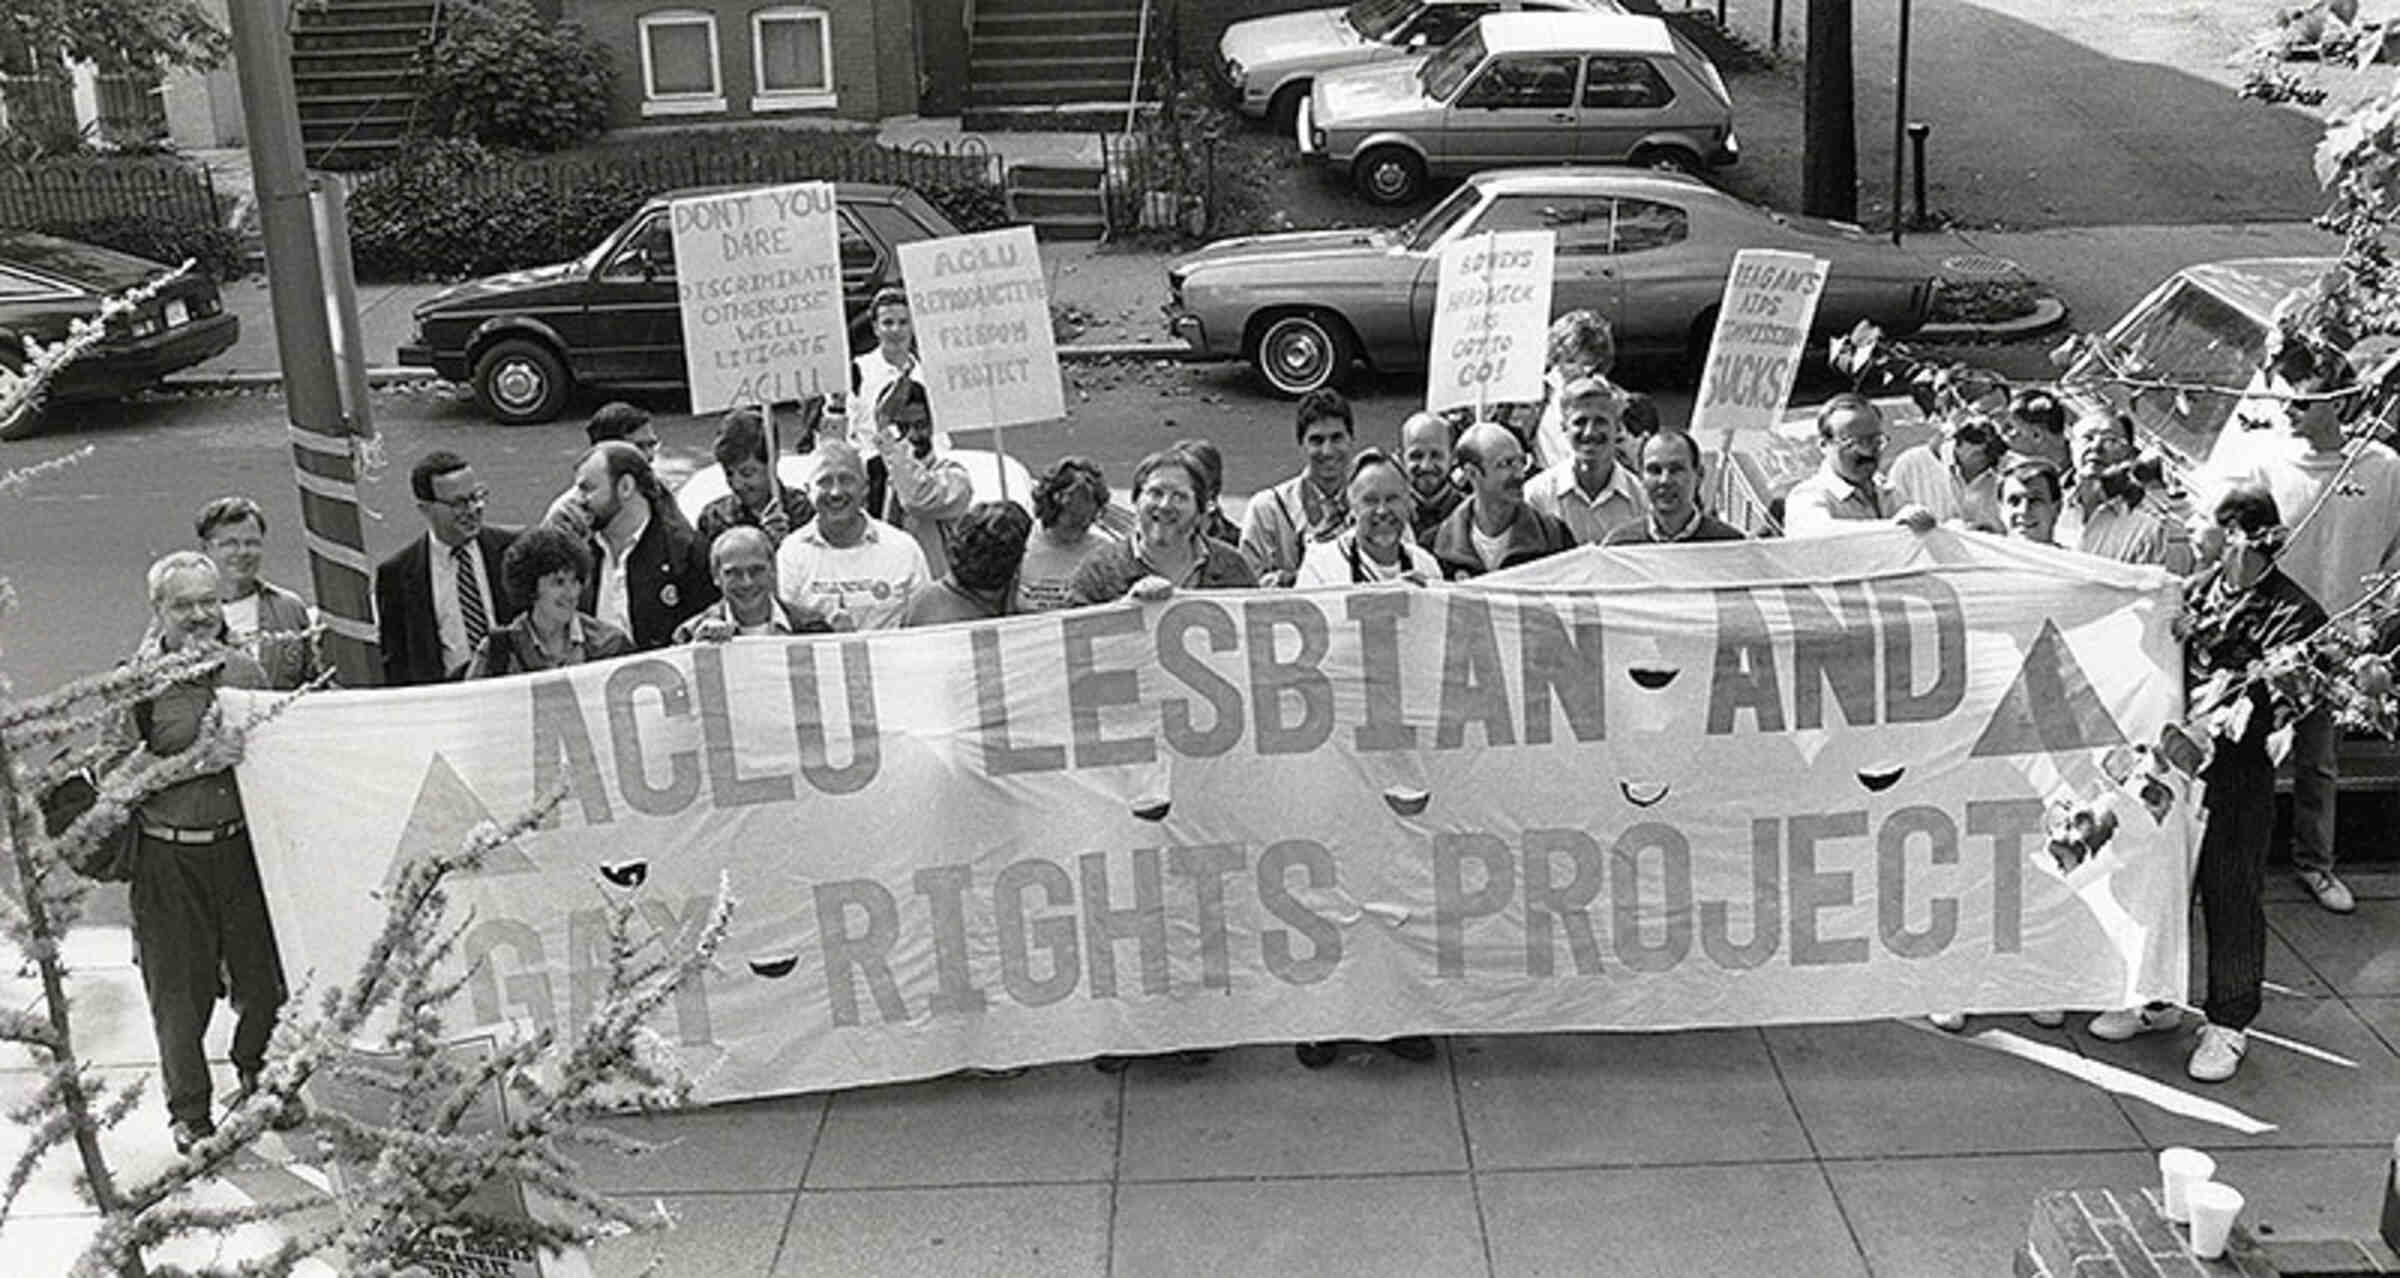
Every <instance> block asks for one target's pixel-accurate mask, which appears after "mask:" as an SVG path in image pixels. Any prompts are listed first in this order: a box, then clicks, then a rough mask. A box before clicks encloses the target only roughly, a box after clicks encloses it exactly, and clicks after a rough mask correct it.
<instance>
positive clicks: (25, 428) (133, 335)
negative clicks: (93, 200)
mask: <svg viewBox="0 0 2400 1278" xmlns="http://www.w3.org/2000/svg"><path fill="white" fill-rule="evenodd" d="M172 269H173V268H172V267H168V266H164V265H161V264H160V263H157V262H153V261H151V260H149V259H148V258H142V257H135V256H133V255H132V254H130V253H119V252H117V251H116V250H114V249H104V248H98V247H96V246H93V245H90V244H79V243H76V242H75V241H73V240H62V239H59V238H57V237H55V236H50V235H37V234H35V233H33V232H31V231H0V368H6V369H8V370H9V371H10V372H12V373H13V372H17V371H19V370H21V369H22V368H23V367H24V364H25V341H24V339H26V338H28V337H30V338H34V339H35V340H37V341H40V342H42V343H43V344H45V345H48V344H51V343H54V342H57V341H60V340H62V339H64V338H65V337H66V335H67V327H68V325H70V324H72V323H73V322H74V321H76V320H79V319H90V318H91V317H93V316H95V315H98V314H99V313H100V302H101V299H102V298H105V297H107V296H108V295H109V294H112V293H122V292H124V291H125V290H127V289H129V288H132V287H134V286H135V285H137V284H143V283H147V282H148V281H150V280H154V279H157V278H158V277H159V276H162V275H165V274H166V273H167V272H168V271H170V270H172ZM241 331H242V322H241V321H240V320H239V319H237V318H235V317H234V316H231V315H228V314H226V313H225V308H224V304H223V303H222V302H221V301H220V300H219V298H218V296H217V285H216V281H214V280H211V279H209V278H208V277H207V276H205V275H200V274H197V273H195V274H191V275H187V276H185V277H184V278H182V279H179V280H177V281H175V282H174V283H172V284H170V285H168V286H167V287H165V288H164V289H161V290H160V291H159V295H158V296H157V297H154V298H152V299H150V300H149V301H148V302H145V303H143V304H142V305H141V306H140V307H139V308H138V309H136V310H135V311H134V312H133V313H132V314H131V315H128V316H124V317H122V318H119V319H114V320H111V321H109V324H108V336H107V338H106V339H105V340H104V341H102V342H101V344H100V346H99V347H98V348H97V349H96V350H93V351H92V352H91V353H89V354H87V355H85V356H83V357H82V358H81V359H78V360H76V361H74V362H73V363H71V364H68V365H67V366H66V367H65V368H63V369H61V370H59V373H58V376H57V378H56V379H55V380H54V381H53V382H52V383H51V385H50V388H49V392H48V395H47V397H46V398H48V399H51V400H77V399H106V398H112V397H115V396H119V395H129V394H131V393H133V392H134V391H138V390H141V389H143V388H145V387H149V386H155V385H157V384H158V381H159V379H161V378H163V377H165V376H166V375H167V374H169V373H172V372H176V371H178V370H180V369H185V368H189V367H191V366H192V365H194V364H197V363H199V362H200V361H202V360H204V359H208V358H210V357H212V356H214V355H217V354H220V353H222V352H223V351H224V350H225V349H226V348H227V347H230V346H232V345H233V343H234V339H235V338H237V337H239V336H240V335H241ZM41 418H42V412H41V408H40V405H39V404H25V405H21V406H20V407H19V408H17V409H16V410H15V411H12V412H9V413H6V414H0V439H18V438H22V437H23V436H26V435H30V434H32V433H33V432H34V431H36V430H38V429H40V427H41Z"/></svg>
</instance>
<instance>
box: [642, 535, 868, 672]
mask: <svg viewBox="0 0 2400 1278" xmlns="http://www.w3.org/2000/svg"><path fill="white" fill-rule="evenodd" d="M708 571H709V575H710V576H711V577H713V578H714V579H715V580H716V583H717V601H716V602H715V603H713V604H710V605H709V606H708V607H707V608H705V609H703V610H701V611H700V612H698V613H695V614H693V615H692V616H690V617H688V618H686V619H685V620H684V623H683V624H682V625H680V626H677V627H675V642H676V643H677V644H679V645H680V644H687V643H723V642H725V641H726V640H728V639H732V638H735V637H737V636H740V635H806V634H823V633H825V632H827V631H830V630H832V629H833V627H832V626H830V625H828V624H826V621H825V619H824V618H823V617H819V616H817V615H816V614H814V613H803V612H797V611H794V610H793V609H792V608H791V607H789V606H788V605H786V604H785V603H784V602H783V600H782V599H780V598H778V597H777V596H776V591H775V546H774V544H773V543H771V542H770V541H769V540H768V539H767V534H766V533H765V532H763V531H761V530H759V529H757V528H752V527H749V526H748V525H742V526H738V527H734V528H728V529H726V530H725V532H724V534H723V535H721V536H719V537H718V538H717V539H716V541H715V542H714V543H712V544H711V545H710V546H709V548H708Z"/></svg>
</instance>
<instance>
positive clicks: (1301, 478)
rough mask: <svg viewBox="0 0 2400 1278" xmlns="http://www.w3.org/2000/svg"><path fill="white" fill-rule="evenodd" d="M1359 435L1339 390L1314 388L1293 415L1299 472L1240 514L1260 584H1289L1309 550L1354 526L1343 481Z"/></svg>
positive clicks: (1246, 552)
mask: <svg viewBox="0 0 2400 1278" xmlns="http://www.w3.org/2000/svg"><path fill="white" fill-rule="evenodd" d="M1355 437H1356V433H1355V428H1354V426H1353V424H1352V421H1351V417H1350V401H1349V400H1346V399H1344V398H1342V393H1341V392H1340V391H1335V390H1313V391H1310V392H1309V393H1308V394H1307V396H1306V397H1304V398H1303V399H1301V401H1300V408H1299V411H1298V412H1297V413H1296V414H1295V415H1294V421H1293V424H1292V438H1293V440H1294V441H1295V442H1297V443H1298V444H1299V445H1300V455H1301V459H1302V463H1301V467H1300V473H1299V474H1297V475H1294V476H1292V477H1291V478H1290V479H1287V480H1284V481H1283V482H1282V483H1280V484H1277V485H1275V486H1274V487H1273V488H1270V489H1268V490H1267V491H1265V492H1263V493H1260V494H1258V495H1257V496H1255V497H1252V498H1251V499H1250V506H1249V509H1248V510H1247V511H1245V512H1244V513H1243V515H1242V539H1241V545H1240V549H1241V552H1242V557H1243V558H1244V559H1247V560H1249V561H1250V567H1251V569H1252V570H1253V571H1255V572H1256V573H1257V574H1258V584H1260V585H1262V586H1288V585H1290V584H1292V578H1293V576H1295V575H1296V574H1297V573H1298V572H1299V571H1300V560H1301V557H1302V556H1303V555H1305V554H1306V553H1307V552H1308V548H1309V547H1311V546H1314V545H1317V544H1319V543H1321V542H1328V541H1331V540H1333V539H1334V538H1335V537H1337V536H1339V535H1340V534H1341V531H1342V530H1343V529H1344V528H1347V527H1349V526H1350V503H1349V500H1348V498H1347V496H1346V495H1345V489H1344V484H1345V482H1346V480H1347V478H1348V472H1349V469H1350V449H1351V445H1352V442H1353V440H1354V439H1355Z"/></svg>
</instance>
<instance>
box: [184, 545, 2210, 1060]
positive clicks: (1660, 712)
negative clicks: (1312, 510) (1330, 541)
mask: <svg viewBox="0 0 2400 1278" xmlns="http://www.w3.org/2000/svg"><path fill="white" fill-rule="evenodd" d="M1486 580H1487V581H1489V582H1491V583H1493V584H1494V585H1495V586H1497V587H1498V588H1494V589H1485V588H1479V587H1450V586H1435V587H1426V588H1411V587H1405V586H1391V587H1382V586H1370V587H1343V588H1332V589H1323V590H1304V591H1272V592H1269V591H1230V592H1211V591H1198V592H1185V593H1179V594H1177V595H1176V596H1174V597H1173V598H1172V599H1169V600H1167V601H1164V602H1162V603H1156V604H1148V605H1143V604H1119V605H1110V606H1105V607H1097V608H1085V609H1078V610H1072V611H1067V612H1062V613H1047V614H1040V615H1032V616H1022V617H1008V618H1002V619H998V620H994V621H990V622H982V623H976V624H971V625H958V626H944V627H938V628H933V629H927V630H911V631H896V632H889V633H877V634H841V635H826V636H821V637H815V636H812V637H797V638H780V639H768V638H752V639H740V640H736V641H734V642H732V643H730V644H722V645H699V646H692V647H684V648H676V649H669V650H666V651H660V652H651V653H644V654H640V655H637V656H630V657H625V658H621V659H617V660H613V661H606V662H599V663H595V664H591V665H582V666H574V667H570V668H567V669H563V670H556V671H550V672H544V673H538V674H529V675H520V676H515V677H511V678H504V679H487V680H479V681H476V682H473V683H465V684H444V685H439V686H433V687H424V688H409V689H393V690H370V691H360V692H334V693H322V694H315V695H311V696H309V697H305V698H302V699H300V700H299V701H298V702H296V703H294V704H293V705H291V706H289V707H288V708H286V709H285V710H284V711H283V712H282V713H281V715H280V716H278V717H277V718H275V719H274V720H273V721H272V722H269V723H266V724H264V725H262V726H260V727H258V728H257V729H256V730H255V731H254V732H253V733H252V735H251V736H250V738H249V742H248V746H247V752H246V754H245V755H244V757H243V760H242V763H241V765H240V780H241V786H242V795H243V802H244V806H245V808H246V810H247V812H248V815H249V819H250V823H251V828H252V832H253V836H252V837H253V840H254V843H255V846H256V849H257V855H258V860H259V865H260V871H261V875H262V879H263V881H264V883H265V885H266V889H267V896H268V901H269V905H270V907H271V908H272V911H273V914H274V918H275V922H276V932H277V936H278V941H279V944H280V945H281V947H282V953H283V956H284V962H285V965H286V967H287V969H289V970H290V971H291V973H292V974H293V977H294V979H296V980H297V979H301V978H303V977H312V976H313V978H314V979H316V980H318V981H326V980H333V979H339V978H341V977H343V976H345V975H346V974H347V973H348V972H350V971H351V970H352V968H353V967H354V966H355V965H356V963H357V962H358V961H359V960H360V957H361V949H362V947H363V946H364V945H365V944H366V943H367V941H368V939H369V938H372V937H373V936H374V935H375V934H376V931H377V926H378V922H379V920H380V917H381V909H382V906H381V904H380V903H379V902H378V901H377V900H376V899H375V896H374V893H375V891H376V890H377V889H378V888H379V887H380V886H381V885H382V884H383V883H384V882H385V880H386V878H387V876H388V875H389V873H390V872H391V870H392V868H393V867H394V866H395V865H397V864H403V863H405V861H406V859H407V858H410V857H415V856H420V855H423V854H425V853H426V852H427V851H428V850H431V849H437V848H443V849H446V848H450V847H453V846H455V844H456V842H457V840H458V839H459V838H460V837H461V836H462V835H463V834H464V833H465V832H466V831H468V830H469V829H472V828H473V827H474V826H475V825H476V824H477V823H479V822H481V821H482V820H484V819H485V818H486V817H506V816H508V815H511V814H513V813H515V812H516V811H519V810H521V809H522V808H523V807H525V806H526V805H527V804H529V803H530V801H531V800H532V799H533V797H534V796H536V795H541V794H546V793H549V792H551V791H552V790H553V789H554V788H556V787H560V786H563V787H564V788H565V791H566V795H567V797H566V800H565V803H564V806H563V807H562V808H561V810H560V811H559V812H558V813H557V814H556V820H555V822H554V823H553V824H552V825H551V826H549V827H547V828H542V829H537V830H535V831H533V832H531V833H529V834H527V835H525V836H523V837H521V838H520V839H518V840H517V841H516V842H515V843H513V844H510V845H508V846H507V847H504V848H501V849H499V850H498V851H497V852H495V853H494V854H493V855H492V856H491V857H490V859H489V860H488V861H487V862H486V863H484V864H483V865H482V866H481V867H480V868H479V869H478V870H477V872H476V873H475V874H473V875H472V876H470V877H466V878H464V879H462V880H460V881H457V882H456V883H454V884H453V885H452V889H453V900H454V903H455V906H456V911H455V915H454V917H455V918H457V919H458V920H460V921H462V922H463V924H464V926H465V931H464V933H463V935H462V937H461V941H460V950H459V958H460V961H461V962H463V963H467V964H472V965H473V966H472V968H471V969H470V971H471V975H470V978H469V980H468V983H467V986H466V988H465V990H464V992H463V993H462V995H461V997H460V998H459V1000H458V1007H457V1009H456V1020H457V1022H458V1023H460V1024H461V1025H470V1024H474V1025H498V1024H502V1023H520V1024H522V1023H537V1024H545V1025H551V1026H558V1027H561V1028H564V1027H566V1026H569V1025H571V1024H573V1023H574V1022H576V1021H577V1020H579V1019H580V1018H581V1017H582V1016H584V1015H585V1014H586V1013H587V1012H588V1011H589V1009H590V1006H591V1003H592V1000H593V992H594V990H596V989H597V988H599V981H598V979H597V978H598V976H599V974H600V973H601V971H602V970H603V968H604V966H605V963H606V956H607V903H608V901H609V900H610V899H612V898H613V899H630V900H631V901H633V902H634V903H635V904H636V905H637V906H638V908H639V911H640V914H641V917H642V918H643V919H644V920H645V921H646V922H647V923H648V924H649V926H651V927H653V928H655V929H657V930H658V932H659V933H660V934H662V935H665V936H669V937H674V936H688V934H689V930H690V929H692V928H695V927H697V926H699V924H700V923H701V921H702V920H703V919H704V918H705V917H706V915H707V911H708V908H709V904H710V902H711V901H712V899H713V898H714V897H715V894H716V892H717V889H718V884H719V882H720V880H722V881H724V882H725V883H726V884H727V885H728V886H729V888H730V890H731V893H732V895H733V897H734V898H736V900H737V902H738V904H737V905H736V907H735V910H734V915H733V924H732V932H731V934H730V936H729V938H728V940H727V943H726V947H725V949H724V951H723V952H722V954H721V955H720V957H719V961H718V963H717V964H716V966H715V968H714V969H713V970H711V971H710V972H709V973H708V974H707V975H706V976H705V977H704V978H703V979H702V980H701V981H700V982H699V983H697V984H695V985H693V986H691V987H688V988H687V989H685V990H683V991H682V992H681V993H680V994H679V995H678V996H677V997H676V998H675V999H673V1000H672V1001H671V1002H670V1003H669V1005H668V1006H667V1008H666V1009H665V1010H664V1012H663V1014H662V1016H661V1018H660V1021H659V1023H658V1026H657V1028H658V1030H659V1032H660V1033H661V1034H662V1035H663V1036H664V1037H665V1039H666V1041H668V1042H670V1043H672V1044H674V1045H676V1046H677V1048H678V1049H679V1051H680V1052H681V1054H682V1057H683V1060H684V1062H685V1064H686V1066H687V1068H689V1069H690V1070H691V1072H692V1074H693V1076H694V1077H695V1078H696V1079H698V1081H699V1093H700V1096H701V1097H702V1098H703V1099H708V1100H721V1099H730V1098H734V1097H741V1096H758V1095H768V1094H773V1093H779V1092H791V1091H809V1090H818V1089H824V1088H832V1087H846V1086H853V1085H858V1084H865V1083H873V1082H879V1081H886V1080H894V1079H903V1078H921V1077H930V1076H933V1075H939V1074H944V1073H948V1072H950V1071H952V1070H956V1069H959V1068H962V1067H967V1066H984V1067H992V1068H998V1067H1004V1066H1010V1065H1020V1064H1030V1063H1034V1062H1041V1061H1056V1060H1070V1059H1078V1058H1083V1057H1090V1056H1095V1055H1100V1054H1103V1053H1109V1054H1140V1053H1146V1052H1158V1051H1166V1050H1170V1049H1176V1048H1190V1047H1205V1046H1218V1045H1225V1044H1232V1043H1244V1042H1293V1041H1300V1040H1316V1039H1336V1038H1367V1039H1383V1038H1391V1037H1394V1036H1397V1035H1402V1034H1414V1033H1470V1032H1472V1033H1487V1032H1535V1031H1548V1030H1569V1029H1575V1030H1583V1029H1672V1028H1684V1027H1691V1026H1704V1025H1758V1024H1771V1023H1778V1022H1796V1021H1825V1020H1853V1019H1866V1018H1874V1017H1888V1016H1904V1015H1916V1014H1922V1013H1926V1012H1932V1011H1951V1010H1958V1011H2006V1010H2012V1009H2023V1008H2028V1007H2071V1008H2103V1007H2124V1006H2130V1005H2133V1004H2135V1003H2139V1002H2141V1001H2143V1000H2145V999H2152V998H2167V999H2174V998H2181V997H2182V996H2183V993H2184V971H2185V960H2186V957H2187V945H2188V936H2187V914H2186V910H2185V903H2186V900H2187V897H2188V888H2189V883H2190V868H2191V854H2192V847H2193V843H2192V829H2191V825H2192V823H2191V821H2190V818H2189V806H2190V793H2189V791H2190V782H2189V781H2188V779H2186V778H2183V777H2181V776H2179V775H2176V774H2173V773H2168V774H2167V775H2166V777H2165V779H2164V780H2161V779H2160V778H2159V777H2158V776H2157V775H2154V773H2155V769H2150V768H2148V766H2147V765H2146V764H2145V763H2143V761H2142V758H2141V757H2140V756H2142V755H2143V750H2144V747H2147V746H2149V745H2152V744H2154V743H2156V742H2158V741H2159V740H2160V734H2161V730H2162V729H2163V728H2164V727H2165V726H2166V725H2167V724H2169V723H2171V722H2173V721H2174V720H2176V719H2178V718H2179V717H2180V716H2181V713H2182V680H2181V679H2180V678H2179V677H2178V675H2177V672H2178V671H2179V670H2180V656H2179V650H2178V647H2177V644H2176V641H2175V638H2174V636H2173V634H2172V633H2171V632H2170V628H2169V627H2170V624H2171V621H2172V619H2173V617H2174V614H2175V610H2176V591H2175V587H2174V584H2173V582H2172V581H2171V580H2170V579H2169V578H2168V577H2167V575H2166V574H2165V573H2164V572H2162V571H2160V570H2158V569H2154V568H2140V567H2134V566H2130V565H2124V564H2117V563H2113V562H2108V561H2103V560H2100V559H2097V558H2093V557H2090V556H2083V555H2076V554H2073V553H2071V552H2067V551H2061V550H2056V549H2053V548H2050V547H2043V546H2034V545H2029V544H2026V543H2020V542H2004V541H2001V540H1998V539H1995V538H1983V537H1972V536H1967V535H1963V534H1954V533H1950V532H1946V531H1936V532H1933V533H1930V534H1926V535H1923V536H1919V535H1917V534H1914V533H1911V532H1909V531H1907V530H1905V529H1898V528H1891V527H1884V526H1878V527H1872V528H1867V529H1864V530H1861V531H1857V532H1845V533H1837V534H1834V535H1831V536H1828V537H1825V538H1819V539H1811V540H1802V541H1762V542H1738V543H1725V544H1720V545H1705V546H1677V547H1666V548H1649V547H1641V548H1634V549H1630V550H1626V551H1622V552H1613V551H1612V552H1610V553H1609V554H1605V555H1604V554H1602V553H1601V552H1599V551H1597V550H1592V549H1586V550H1582V551H1578V552H1574V553H1571V554H1567V555H1560V556H1555V557H1553V558H1550V559H1546V560H1542V561H1540V562H1539V563H1535V564H1530V565H1526V566H1524V567H1522V568H1518V569H1512V570H1509V571H1508V572H1504V573H1500V574H1495V575H1494V576H1493V577H1491V578H1488V579H1486ZM1661 582H1672V583H1673V585H1672V587H1671V588H1670V587H1668V586H1662V585H1661V584H1659V583H1661ZM219 695H220V696H222V697H224V698H226V699H227V701H228V712H229V713H234V714H237V715H238V714H241V713H245V712H247V711H248V710H249V709H251V708H252V707H253V706H254V705H259V704H264V700H263V698H262V699H259V700H255V701H254V700H252V699H250V697H249V694H243V693H236V692H225V693H221V694H219Z"/></svg>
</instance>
